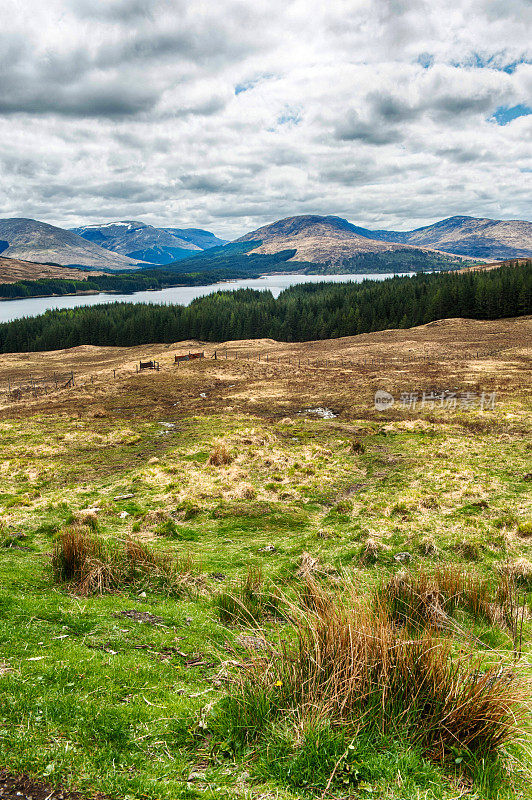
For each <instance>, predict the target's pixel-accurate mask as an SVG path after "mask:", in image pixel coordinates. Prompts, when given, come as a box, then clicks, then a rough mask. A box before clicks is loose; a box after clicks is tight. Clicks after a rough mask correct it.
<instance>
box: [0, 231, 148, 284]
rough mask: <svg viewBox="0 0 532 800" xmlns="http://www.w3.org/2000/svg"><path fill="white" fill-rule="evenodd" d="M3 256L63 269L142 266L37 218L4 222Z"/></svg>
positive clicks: (0, 246) (0, 241)
mask: <svg viewBox="0 0 532 800" xmlns="http://www.w3.org/2000/svg"><path fill="white" fill-rule="evenodd" d="M0 253H1V255H2V256H3V257H4V258H17V259H22V260H24V261H37V262H41V263H42V262H45V263H46V262H51V263H55V264H60V265H61V266H76V267H79V266H82V267H91V268H94V269H111V270H130V271H131V270H132V269H137V268H138V266H139V264H138V261H137V260H135V259H132V258H127V257H126V256H123V255H120V254H119V253H111V252H110V251H109V250H106V249H104V248H103V247H100V246H99V245H97V244H95V243H94V242H89V241H87V240H86V239H83V238H82V237H81V236H78V235H77V234H76V233H72V231H68V230H65V229H64V228H57V227H55V225H48V224H47V223H46V222H38V221H37V220H35V219H24V218H14V219H0ZM141 266H142V265H141ZM145 266H147V265H145Z"/></svg>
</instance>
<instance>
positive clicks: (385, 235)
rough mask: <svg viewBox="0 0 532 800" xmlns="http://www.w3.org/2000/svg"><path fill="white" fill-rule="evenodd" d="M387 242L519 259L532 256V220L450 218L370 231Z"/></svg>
mask: <svg viewBox="0 0 532 800" xmlns="http://www.w3.org/2000/svg"><path fill="white" fill-rule="evenodd" d="M364 234H365V235H366V236H368V237H370V238H373V239H377V240H380V241H386V242H396V243H403V244H413V245H417V246H420V247H434V248H436V249H437V250H443V251H445V252H447V253H459V254H460V255H464V256H470V257H474V258H494V259H495V258H497V259H499V258H503V259H505V258H518V257H520V256H523V257H526V256H530V255H532V223H531V222H526V221H524V220H518V219H516V220H498V219H476V218H475V217H449V218H448V219H443V220H441V221H440V222H436V223H434V225H427V226H425V227H424V228H416V229H415V230H413V231H403V232H401V231H370V230H365V231H364Z"/></svg>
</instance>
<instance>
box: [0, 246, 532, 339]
mask: <svg viewBox="0 0 532 800" xmlns="http://www.w3.org/2000/svg"><path fill="white" fill-rule="evenodd" d="M531 313H532V259H528V260H527V261H526V262H524V263H523V262H520V263H517V262H516V264H515V265H512V264H510V265H506V266H502V267H500V268H498V269H493V270H489V271H472V272H445V273H430V274H429V273H420V274H416V275H415V276H413V277H392V278H388V279H386V280H384V281H375V280H364V281H363V282H362V283H341V284H338V283H326V282H323V283H318V284H300V285H296V286H292V287H290V288H289V289H286V290H285V291H284V292H282V293H281V294H280V295H279V297H278V298H277V299H274V297H273V295H272V294H271V292H269V291H256V290H254V289H239V290H237V291H221V292H217V293H215V294H211V295H207V296H206V297H201V298H197V299H196V300H194V301H193V302H192V303H191V304H190V305H189V306H181V305H166V306H160V305H152V304H146V303H138V304H130V303H111V304H107V305H99V306H92V307H81V308H74V309H64V310H60V311H47V312H46V313H45V314H43V315H42V316H39V317H33V318H31V317H26V318H24V319H19V320H15V321H13V322H8V323H3V324H2V325H0V352H3V353H8V352H23V351H40V350H53V349H60V348H66V347H74V346H76V345H81V344H93V345H118V346H131V345H139V344H147V343H149V342H161V343H163V342H165V343H170V342H176V341H180V340H183V339H200V340H203V341H211V342H219V341H227V340H231V339H254V338H262V337H267V338H273V339H278V340H282V341H289V342H296V341H306V340H310V339H328V338H336V337H339V336H350V335H354V334H359V333H368V332H371V331H378V330H383V329H385V328H410V327H413V326H415V325H421V324H424V323H427V322H431V321H433V320H437V319H443V318H448V317H469V318H473V319H498V318H501V317H514V316H521V315H525V314H531Z"/></svg>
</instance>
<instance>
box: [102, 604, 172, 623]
mask: <svg viewBox="0 0 532 800" xmlns="http://www.w3.org/2000/svg"><path fill="white" fill-rule="evenodd" d="M114 616H115V617H127V618H128V619H132V620H134V621H135V622H145V623H147V624H148V625H164V624H165V621H164V619H163V618H162V617H157V616H155V614H150V613H149V611H137V610H136V609H135V608H132V609H130V610H129V611H119V612H118V613H117V614H115V615H114Z"/></svg>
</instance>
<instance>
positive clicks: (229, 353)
mask: <svg viewBox="0 0 532 800" xmlns="http://www.w3.org/2000/svg"><path fill="white" fill-rule="evenodd" d="M503 352H504V350H501V349H492V350H480V349H478V350H471V351H468V352H460V351H458V352H449V353H444V354H442V353H433V354H431V353H416V352H407V353H401V352H397V353H396V354H394V355H391V356H390V355H388V354H378V353H377V354H374V355H366V356H362V355H361V356H359V357H356V356H355V357H349V358H347V357H338V356H334V357H332V356H331V357H330V358H314V357H312V355H310V354H301V355H297V354H296V355H294V354H283V353H279V352H277V353H276V352H270V351H253V350H249V351H248V350H242V349H240V350H239V349H231V348H222V349H215V350H214V351H212V353H205V351H201V352H195V353H192V352H189V353H180V354H175V355H173V356H172V361H171V362H169V363H168V364H160V363H159V362H158V361H154V360H153V359H148V358H147V359H146V360H142V359H141V360H140V361H139V362H137V363H136V364H135V366H134V367H132V366H131V367H129V366H128V367H122V368H119V369H116V368H115V369H111V370H109V372H107V371H104V370H98V371H97V373H95V374H92V375H91V374H87V373H84V374H83V375H80V376H75V375H74V371H73V370H70V371H68V372H54V373H52V374H51V375H36V374H33V373H30V374H29V375H27V376H23V377H20V376H17V377H14V378H9V377H8V378H7V379H5V383H4V384H3V385H2V386H0V395H4V398H5V399H6V400H7V401H8V402H15V403H16V402H18V401H23V400H31V399H32V398H34V399H37V398H39V397H42V396H46V395H49V394H53V393H55V392H58V391H61V390H65V389H71V388H73V387H75V386H76V385H78V386H79V385H80V384H83V385H85V384H88V383H94V381H95V378H96V380H97V381H98V382H104V383H108V382H110V381H111V380H118V379H123V378H129V377H131V376H132V375H139V376H140V375H141V374H146V373H151V372H161V371H162V372H173V371H175V370H177V371H178V370H179V369H182V368H183V367H187V366H191V365H192V364H196V363H205V362H207V361H208V362H212V361H216V362H220V361H221V362H225V361H239V362H253V363H256V364H261V365H265V366H272V367H273V366H287V367H290V368H294V367H297V368H302V369H341V370H358V371H360V370H362V369H370V370H371V369H377V368H385V367H396V368H397V367H400V366H407V365H409V364H410V365H415V364H417V365H421V364H426V365H430V364H434V365H436V364H438V363H442V362H449V363H451V362H464V361H465V362H468V361H480V360H482V359H492V358H494V357H497V356H500V355H501V354H502V353H503Z"/></svg>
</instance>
